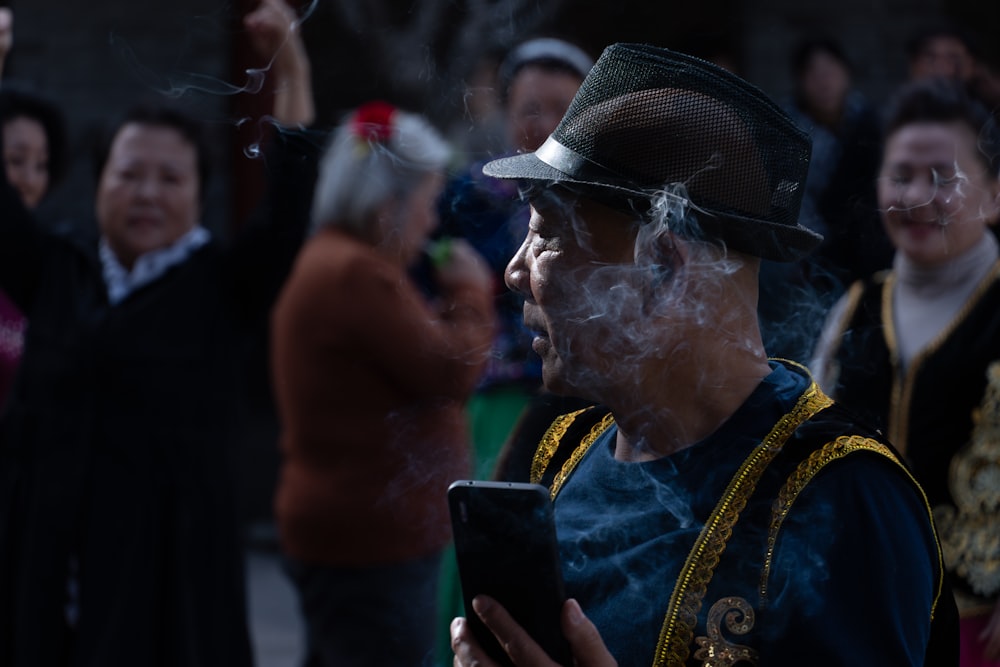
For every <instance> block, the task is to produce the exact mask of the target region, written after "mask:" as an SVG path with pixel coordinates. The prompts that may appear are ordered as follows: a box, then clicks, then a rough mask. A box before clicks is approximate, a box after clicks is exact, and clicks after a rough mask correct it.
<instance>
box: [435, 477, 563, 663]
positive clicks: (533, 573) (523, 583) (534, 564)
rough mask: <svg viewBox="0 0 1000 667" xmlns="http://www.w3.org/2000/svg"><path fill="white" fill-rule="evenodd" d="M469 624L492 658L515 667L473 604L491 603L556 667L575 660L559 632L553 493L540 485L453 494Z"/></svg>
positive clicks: (500, 485) (461, 489)
mask: <svg viewBox="0 0 1000 667" xmlns="http://www.w3.org/2000/svg"><path fill="white" fill-rule="evenodd" d="M448 506H449V509H450V511H451V519H452V529H453V533H454V538H455V555H456V558H457V561H458V573H459V578H460V579H461V583H462V598H463V600H464V603H465V612H466V618H467V619H468V623H469V626H470V629H471V630H472V632H473V634H474V635H475V637H476V639H477V640H478V641H479V643H480V644H481V645H482V647H483V648H484V650H486V651H487V652H488V653H489V654H490V656H491V657H493V658H494V659H495V660H497V661H498V662H499V663H501V664H504V665H511V664H512V663H511V662H510V659H509V658H508V657H507V654H506V653H505V652H504V651H503V649H502V648H501V647H500V644H499V643H498V642H497V641H496V638H495V637H494V636H493V633H491V632H490V631H489V629H488V628H486V626H485V625H483V623H482V621H480V620H479V617H478V616H476V613H475V612H474V611H473V610H472V598H474V597H475V596H476V595H478V594H480V593H484V594H486V595H489V596H490V597H492V598H494V599H495V600H497V602H499V603H500V604H502V605H503V606H504V608H506V609H507V611H508V612H510V614H511V616H513V617H514V619H515V620H516V621H517V622H518V623H519V624H520V625H521V626H522V627H523V628H524V629H525V630H526V631H527V632H528V634H529V635H531V636H532V638H534V640H535V641H536V642H538V644H539V645H540V646H541V647H542V648H543V649H545V651H546V652H547V653H548V654H549V657H551V658H552V659H553V660H555V661H556V662H559V663H560V664H563V665H571V664H573V663H572V656H571V654H570V651H569V646H568V644H567V642H566V639H565V638H564V637H563V633H562V628H561V626H560V615H561V612H562V605H563V602H565V599H566V596H565V592H564V589H563V581H562V570H561V568H560V561H559V545H558V543H557V541H556V532H555V523H554V520H553V515H552V502H551V501H550V500H549V491H548V489H546V488H545V487H544V486H539V485H537V484H520V483H513V482H483V481H472V480H459V481H457V482H455V483H453V484H452V485H451V486H450V487H449V488H448Z"/></svg>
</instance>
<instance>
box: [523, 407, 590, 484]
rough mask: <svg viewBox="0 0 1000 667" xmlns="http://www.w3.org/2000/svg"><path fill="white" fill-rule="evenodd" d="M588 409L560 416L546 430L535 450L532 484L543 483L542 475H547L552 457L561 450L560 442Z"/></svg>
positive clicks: (531, 473)
mask: <svg viewBox="0 0 1000 667" xmlns="http://www.w3.org/2000/svg"><path fill="white" fill-rule="evenodd" d="M588 409H589V408H583V409H581V410H577V411H576V412H570V413H569V414H565V415H560V416H558V417H556V418H555V419H554V420H553V421H552V424H551V425H550V426H549V428H548V429H546V431H545V435H543V436H542V440H541V442H539V443H538V449H536V450H535V455H534V456H533V457H532V459H531V472H530V479H531V482H532V483H534V484H538V483H539V482H541V481H542V475H544V474H545V469H546V468H547V467H548V466H549V461H551V460H552V457H553V456H555V454H556V450H557V449H559V442H560V441H561V440H562V438H563V436H564V435H566V430H567V429H568V428H569V427H570V425H571V424H572V423H573V422H574V421H575V420H576V418H577V417H579V416H580V415H581V414H582V413H583V412H585V411H586V410H588Z"/></svg>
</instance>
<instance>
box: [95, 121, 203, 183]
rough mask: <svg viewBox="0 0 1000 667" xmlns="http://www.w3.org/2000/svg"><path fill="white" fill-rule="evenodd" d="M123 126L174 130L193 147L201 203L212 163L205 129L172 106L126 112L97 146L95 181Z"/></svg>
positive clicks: (102, 169)
mask: <svg viewBox="0 0 1000 667" xmlns="http://www.w3.org/2000/svg"><path fill="white" fill-rule="evenodd" d="M126 125H145V126H149V127H164V128H168V129H171V130H174V131H176V132H177V133H178V134H180V135H181V136H182V137H183V138H184V139H185V141H187V142H189V143H190V144H191V145H192V146H193V147H194V150H195V156H196V160H197V168H198V187H199V190H198V193H199V197H200V198H201V199H202V201H204V199H205V195H206V193H207V187H208V177H209V173H210V171H211V162H212V159H211V147H210V143H209V141H208V136H207V134H206V131H205V126H204V125H203V124H202V123H201V122H200V121H199V120H197V119H196V118H194V117H193V116H191V115H189V114H188V113H187V112H185V111H181V110H180V109H177V108H175V107H170V106H158V105H146V104H143V105H140V106H136V107H133V108H132V109H130V110H129V111H127V112H126V113H125V115H124V116H122V118H121V120H119V122H118V123H116V124H115V125H114V127H113V129H112V130H111V131H110V132H107V134H106V135H105V136H104V138H103V139H102V140H101V142H100V145H99V146H98V150H97V154H96V156H95V161H94V166H95V168H96V174H97V178H98V179H100V177H101V172H103V171H104V166H105V164H107V161H108V157H109V155H110V153H111V144H112V143H113V142H114V140H115V136H117V134H118V132H119V131H120V130H121V129H122V128H123V127H125V126H126Z"/></svg>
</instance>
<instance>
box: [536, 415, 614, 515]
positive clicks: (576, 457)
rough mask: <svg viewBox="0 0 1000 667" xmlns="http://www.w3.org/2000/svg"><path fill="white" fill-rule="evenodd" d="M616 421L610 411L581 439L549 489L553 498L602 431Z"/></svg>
mask: <svg viewBox="0 0 1000 667" xmlns="http://www.w3.org/2000/svg"><path fill="white" fill-rule="evenodd" d="M614 423H615V418H614V416H613V415H612V414H611V413H610V412H609V413H608V414H606V415H604V419H602V420H601V421H600V422H598V423H596V424H594V426H593V428H591V429H590V433H588V434H587V436H586V437H585V438H584V439H583V440H581V441H580V445H579V446H578V447H577V448H576V449H574V450H573V453H572V454H570V457H569V459H567V460H566V462H565V463H563V466H562V469H561V470H559V472H558V473H556V476H555V478H554V479H553V480H552V488H551V489H550V490H549V495H550V496H551V497H552V499H553V500H555V499H556V494H558V493H559V490H560V489H562V485H563V483H565V482H566V478H567V477H569V476H570V473H572V472H573V469H574V468H576V464H577V463H579V462H580V459H582V458H583V455H584V454H586V453H587V450H588V449H590V446H591V445H592V444H594V442H595V441H596V440H597V439H598V438H599V437H601V434H602V433H604V432H605V431H607V430H608V429H609V428H611V425H612V424H614Z"/></svg>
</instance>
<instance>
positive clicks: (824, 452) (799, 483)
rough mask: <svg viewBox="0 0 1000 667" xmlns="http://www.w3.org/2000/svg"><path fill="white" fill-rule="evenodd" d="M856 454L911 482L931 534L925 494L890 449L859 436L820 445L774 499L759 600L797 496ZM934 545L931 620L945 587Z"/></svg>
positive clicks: (842, 437)
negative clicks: (877, 458) (886, 464)
mask: <svg viewBox="0 0 1000 667" xmlns="http://www.w3.org/2000/svg"><path fill="white" fill-rule="evenodd" d="M858 451H869V452H874V453H876V454H880V455H881V456H884V457H886V458H887V459H889V460H890V461H892V462H893V463H895V464H896V465H897V466H899V468H900V470H902V471H903V472H904V473H905V474H906V476H907V477H909V478H910V481H912V482H913V485H914V487H916V488H917V490H918V491H919V492H920V497H921V498H922V499H923V501H924V507H925V508H926V509H927V516H928V517H931V528H932V530H933V526H934V522H933V512H932V511H931V506H930V503H929V502H928V501H927V496H926V494H924V491H923V489H922V488H921V487H920V485H919V484H917V480H916V479H914V478H913V475H912V474H911V473H910V471H909V469H907V468H906V466H904V465H903V464H902V463H901V462H900V460H899V458H898V457H897V456H896V455H895V454H894V453H893V451H892V450H891V449H889V448H888V447H886V446H885V445H883V444H882V443H881V442H879V441H877V440H873V439H871V438H865V437H863V436H860V435H845V436H840V437H839V438H837V439H835V440H833V441H832V442H828V443H827V444H825V445H823V447H821V448H820V449H817V450H816V451H815V452H813V453H812V454H810V455H809V457H808V458H807V459H806V460H805V461H803V462H802V463H800V464H799V465H798V467H797V468H796V469H795V472H793V473H792V474H791V475H790V476H789V477H788V479H787V480H786V481H785V484H784V486H782V488H781V491H780V492H778V497H777V498H775V500H774V504H773V505H772V507H771V525H770V529H769V530H768V537H767V553H766V554H765V557H764V568H763V569H762V570H761V577H760V596H761V599H762V600H765V599H766V598H767V582H768V579H769V578H770V574H771V565H772V562H773V559H774V546H775V544H776V543H777V541H778V532H779V531H780V530H781V525H782V523H784V521H785V518H786V517H787V516H788V513H789V511H791V508H792V504H793V503H794V502H795V500H796V499H797V498H798V497H799V494H800V493H801V492H802V490H803V489H805V488H806V485H808V484H809V482H810V481H812V479H813V477H815V476H816V475H817V474H818V473H819V471H820V470H822V469H823V468H824V467H826V465H827V464H829V463H832V462H833V461H836V460H837V459H840V458H842V457H844V456H847V455H848V454H850V453H852V452H858ZM934 543H935V545H936V546H937V552H938V572H939V573H940V575H939V577H938V585H937V591H936V592H935V595H934V602H933V604H932V605H931V618H932V619H933V618H934V612H935V610H936V609H937V603H938V599H939V598H940V597H941V590H942V587H943V586H944V560H943V558H942V554H941V545H940V541H939V540H938V537H937V534H936V533H935V534H934Z"/></svg>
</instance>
